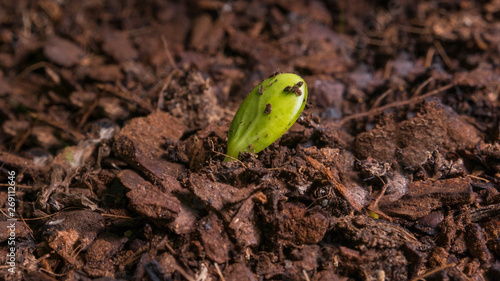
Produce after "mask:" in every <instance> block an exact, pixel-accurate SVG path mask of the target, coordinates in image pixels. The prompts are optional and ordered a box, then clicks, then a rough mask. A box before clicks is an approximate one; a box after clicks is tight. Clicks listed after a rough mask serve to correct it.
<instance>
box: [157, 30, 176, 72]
mask: <svg viewBox="0 0 500 281" xmlns="http://www.w3.org/2000/svg"><path fill="white" fill-rule="evenodd" d="M161 42H162V43H163V48H164V50H165V54H166V55H167V58H168V60H169V61H170V64H171V65H172V67H173V68H174V69H175V70H179V68H177V65H175V61H174V58H173V57H172V54H171V53H170V50H169V49H168V43H167V39H165V36H163V35H162V36H161Z"/></svg>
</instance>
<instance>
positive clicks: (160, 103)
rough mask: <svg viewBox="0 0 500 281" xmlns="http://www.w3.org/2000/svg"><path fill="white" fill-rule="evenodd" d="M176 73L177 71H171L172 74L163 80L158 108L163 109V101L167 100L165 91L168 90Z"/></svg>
mask: <svg viewBox="0 0 500 281" xmlns="http://www.w3.org/2000/svg"><path fill="white" fill-rule="evenodd" d="M175 73H176V71H172V72H170V74H169V75H168V76H167V78H165V80H164V82H163V86H162V87H161V90H160V92H159V93H158V104H157V105H156V108H157V109H158V110H162V109H163V103H164V101H165V97H164V95H163V93H164V92H165V91H166V90H167V88H168V85H170V81H171V80H172V77H173V76H174V74H175Z"/></svg>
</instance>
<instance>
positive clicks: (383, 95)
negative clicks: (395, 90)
mask: <svg viewBox="0 0 500 281" xmlns="http://www.w3.org/2000/svg"><path fill="white" fill-rule="evenodd" d="M390 93H392V89H389V90H387V91H385V92H384V93H383V94H381V95H380V97H378V98H377V100H376V101H375V103H374V104H373V105H372V107H371V108H370V110H372V109H374V108H376V107H377V106H378V105H379V104H380V103H381V102H382V100H383V99H384V98H385V97H387V96H388V95H389V94H390Z"/></svg>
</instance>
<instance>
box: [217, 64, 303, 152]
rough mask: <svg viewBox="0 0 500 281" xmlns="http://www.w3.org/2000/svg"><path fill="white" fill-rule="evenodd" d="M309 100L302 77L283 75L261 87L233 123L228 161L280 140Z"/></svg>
mask: <svg viewBox="0 0 500 281" xmlns="http://www.w3.org/2000/svg"><path fill="white" fill-rule="evenodd" d="M306 101H307V85H306V83H305V82H304V79H302V78H301V77H300V76H298V75H296V74H293V73H282V74H278V75H274V76H271V77H269V78H267V79H266V80H264V81H262V83H260V84H259V85H257V86H256V87H255V88H254V89H253V90H252V92H250V94H249V95H248V96H247V97H246V98H245V100H244V101H243V103H242V104H241V105H240V108H239V109H238V111H237V112H236V115H235V116H234V118H233V121H232V122H231V126H230V127H229V133H228V142H227V155H228V156H230V157H226V159H225V161H231V160H234V158H238V156H239V153H240V152H243V151H244V152H252V153H258V152H260V151H262V150H263V149H265V148H266V147H268V146H269V145H271V144H272V143H273V142H274V141H276V140H277V139H279V138H280V137H281V136H282V135H283V134H284V133H285V132H286V131H287V130H288V129H289V128H290V127H291V126H292V125H293V123H295V121H297V119H298V118H299V116H300V114H301V113H302V111H303V110H304V107H305V105H306Z"/></svg>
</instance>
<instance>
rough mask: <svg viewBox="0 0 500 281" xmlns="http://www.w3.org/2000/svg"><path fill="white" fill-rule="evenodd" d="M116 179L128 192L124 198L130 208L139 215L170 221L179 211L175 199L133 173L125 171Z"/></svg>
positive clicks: (179, 208) (178, 203)
mask: <svg viewBox="0 0 500 281" xmlns="http://www.w3.org/2000/svg"><path fill="white" fill-rule="evenodd" d="M118 179H119V180H120V182H121V184H123V186H125V188H127V189H128V190H129V192H127V194H126V196H127V198H128V199H129V200H130V207H131V208H132V209H133V210H135V211H136V212H138V213H139V214H141V215H143V216H146V217H149V218H153V219H162V220H167V221H171V220H173V219H175V218H176V216H177V214H178V213H179V212H180V211H181V203H180V202H179V200H178V199H177V198H175V197H173V196H172V195H170V194H168V193H163V192H161V191H160V190H159V189H158V188H157V187H156V186H154V185H152V184H151V183H150V182H148V181H146V180H144V179H143V178H141V177H140V176H139V175H138V174H137V173H135V172H134V171H132V170H125V171H123V172H121V173H120V174H119V175H118Z"/></svg>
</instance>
